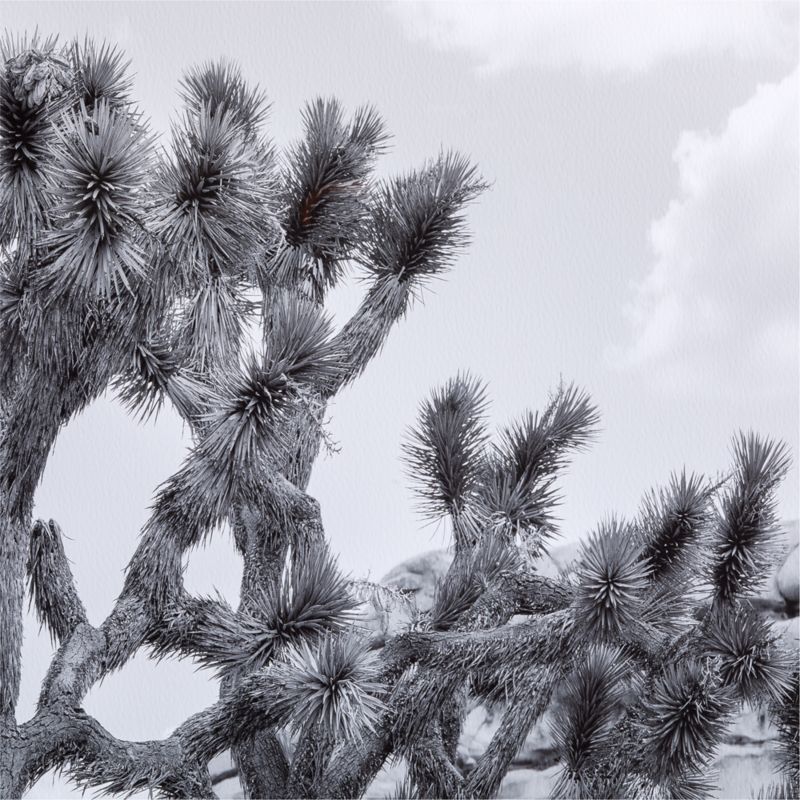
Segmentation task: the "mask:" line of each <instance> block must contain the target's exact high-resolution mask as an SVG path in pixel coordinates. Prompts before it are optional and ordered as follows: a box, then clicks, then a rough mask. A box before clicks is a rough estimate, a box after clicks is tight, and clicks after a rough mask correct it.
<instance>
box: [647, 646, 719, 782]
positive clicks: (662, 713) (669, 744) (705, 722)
mask: <svg viewBox="0 0 800 800" xmlns="http://www.w3.org/2000/svg"><path fill="white" fill-rule="evenodd" d="M643 706H644V715H643V719H642V722H641V725H642V743H643V747H644V754H645V757H646V759H647V762H648V766H649V768H650V769H651V771H652V774H653V775H655V776H656V778H657V780H659V781H669V780H672V779H677V778H680V777H681V776H682V775H685V774H686V773H692V772H698V771H702V769H703V768H704V767H705V766H707V764H708V763H709V762H710V761H711V759H712V758H713V757H714V752H715V750H716V747H717V745H718V743H719V738H720V736H721V735H722V733H723V732H724V730H725V726H726V724H727V721H728V717H729V715H730V713H731V711H732V710H733V703H732V701H731V694H730V690H729V689H727V688H723V687H721V686H720V685H719V683H718V681H717V679H716V676H715V675H714V674H713V673H712V672H711V671H709V670H708V669H707V668H706V667H705V666H704V665H703V664H701V663H699V662H696V661H691V660H683V661H681V662H678V663H676V664H668V665H667V666H666V667H665V669H664V672H663V674H662V675H661V676H660V677H659V678H658V679H657V680H656V682H655V684H654V685H653V686H652V688H651V689H650V690H649V691H648V692H647V693H646V695H645V696H644V699H643Z"/></svg>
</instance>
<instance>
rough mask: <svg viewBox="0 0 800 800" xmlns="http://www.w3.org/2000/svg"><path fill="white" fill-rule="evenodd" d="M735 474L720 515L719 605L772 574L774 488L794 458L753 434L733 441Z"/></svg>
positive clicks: (715, 553) (713, 570)
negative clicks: (770, 569) (770, 571)
mask: <svg viewBox="0 0 800 800" xmlns="http://www.w3.org/2000/svg"><path fill="white" fill-rule="evenodd" d="M733 455H734V476H733V479H732V483H731V485H730V486H729V487H728V488H727V489H726V490H725V492H724V493H723V495H722V498H721V501H720V507H719V509H718V512H717V519H716V524H715V531H714V535H713V537H712V544H711V558H710V564H709V570H708V571H709V577H710V579H711V582H712V586H713V592H714V598H715V600H716V601H717V602H722V603H731V602H732V601H733V600H734V599H735V598H736V597H739V596H742V595H746V594H748V593H750V592H752V591H753V590H754V589H755V588H757V587H758V585H759V584H760V583H761V582H762V581H763V580H764V576H766V575H768V574H769V567H770V565H771V564H772V560H773V556H774V551H775V549H776V547H777V543H778V540H777V533H778V525H777V516H776V498H775V489H776V488H777V486H778V484H779V483H780V482H781V481H782V480H783V478H784V477H785V476H786V472H787V471H788V469H789V466H790V463H791V459H790V457H789V453H788V450H787V447H786V445H785V444H783V443H779V442H775V441H773V440H772V439H769V438H766V439H765V438H762V437H760V436H758V435H757V434H754V433H752V432H751V433H747V434H744V433H740V434H739V435H738V436H736V437H735V439H734V442H733Z"/></svg>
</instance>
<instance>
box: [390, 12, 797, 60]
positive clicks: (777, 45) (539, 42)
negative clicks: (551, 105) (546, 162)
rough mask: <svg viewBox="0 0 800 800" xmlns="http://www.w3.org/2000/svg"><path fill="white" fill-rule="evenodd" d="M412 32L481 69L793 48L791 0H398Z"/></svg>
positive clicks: (780, 52)
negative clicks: (655, 0)
mask: <svg viewBox="0 0 800 800" xmlns="http://www.w3.org/2000/svg"><path fill="white" fill-rule="evenodd" d="M392 7H393V9H394V11H395V13H396V14H397V15H399V17H400V18H401V19H402V20H403V22H404V23H405V25H406V28H407V30H408V31H409V33H410V34H411V35H412V36H414V37H415V38H418V39H423V40H427V41H429V42H430V43H431V44H433V45H434V46H436V47H438V48H440V49H442V50H461V51H465V52H467V53H469V54H471V55H473V56H474V57H476V58H477V59H479V61H480V65H481V66H482V67H483V68H484V69H487V70H502V69H506V68H509V67H513V66H517V65H519V64H529V65H532V66H536V67H544V68H548V69H560V68H565V67H580V68H582V69H584V70H585V71H587V72H588V71H590V72H598V71H599V72H617V71H622V72H639V71H643V70H646V69H648V68H649V67H651V66H653V65H654V64H655V63H657V62H659V61H662V60H664V59H667V58H674V57H681V56H687V55H691V54H693V53H698V52H700V53H716V52H730V53H733V54H734V55H736V56H737V57H739V58H743V59H749V58H758V57H764V56H766V57H770V58H774V57H783V58H792V57H793V54H794V52H795V49H796V39H797V9H796V5H795V4H794V3H763V2H749V3H713V2H705V3H649V2H638V3H618V2H614V3H612V2H593V3H583V2H558V3H543V2H476V3H461V2H436V3H433V2H401V3H396V4H394V5H393V6H392Z"/></svg>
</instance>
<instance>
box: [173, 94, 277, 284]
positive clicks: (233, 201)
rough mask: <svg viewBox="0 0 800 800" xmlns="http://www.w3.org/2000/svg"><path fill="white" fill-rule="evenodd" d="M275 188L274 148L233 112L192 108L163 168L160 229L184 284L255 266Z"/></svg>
mask: <svg viewBox="0 0 800 800" xmlns="http://www.w3.org/2000/svg"><path fill="white" fill-rule="evenodd" d="M273 189H274V175H273V165H272V156H271V152H270V151H269V150H266V149H264V148H261V147H257V146H256V145H254V144H253V142H252V141H250V140H249V139H248V138H247V137H245V136H244V134H243V132H242V129H241V126H240V125H239V123H238V121H237V119H236V118H235V117H234V116H232V115H231V114H223V113H212V112H211V110H210V109H209V108H208V107H205V106H204V107H203V108H202V109H201V110H200V111H199V112H197V113H193V112H191V111H190V112H187V113H186V115H185V116H184V118H183V120H182V121H181V124H180V125H179V126H176V127H173V145H172V154H171V156H169V157H165V158H164V159H162V161H161V164H160V167H159V170H158V194H159V195H160V198H161V200H162V203H163V209H162V212H161V215H160V218H159V221H158V226H157V228H158V232H159V234H160V236H161V238H162V239H163V241H164V243H165V245H166V247H167V250H168V252H169V255H170V258H171V266H170V269H171V275H170V277H171V279H172V280H173V281H174V282H175V284H176V285H177V287H178V288H179V289H186V288H187V287H190V286H193V285H196V284H197V283H198V282H200V283H202V282H203V281H204V280H207V279H208V278H209V277H213V276H216V275H221V274H227V275H233V276H240V277H241V276H242V275H243V274H245V273H246V272H247V271H248V270H249V269H250V263H251V262H252V261H253V260H254V259H256V258H257V257H258V254H259V253H260V250H261V248H262V247H263V246H264V244H265V235H266V232H267V231H266V226H265V219H268V218H269V215H270V213H271V206H270V201H271V198H272V196H273Z"/></svg>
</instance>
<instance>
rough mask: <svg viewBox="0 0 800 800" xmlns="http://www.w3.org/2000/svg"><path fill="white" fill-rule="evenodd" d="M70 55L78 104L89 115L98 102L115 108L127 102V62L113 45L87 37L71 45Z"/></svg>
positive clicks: (117, 108)
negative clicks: (81, 41)
mask: <svg viewBox="0 0 800 800" xmlns="http://www.w3.org/2000/svg"><path fill="white" fill-rule="evenodd" d="M70 55H71V64H72V72H73V76H74V84H75V94H76V98H77V105H78V106H81V105H82V106H84V107H85V108H86V109H87V111H88V112H89V113H90V114H91V113H93V111H94V109H95V107H96V106H97V105H98V104H99V103H101V102H102V103H104V104H105V105H106V106H107V107H108V108H112V109H115V110H119V109H122V108H124V107H126V106H128V105H129V103H130V90H131V88H132V86H133V80H132V79H131V77H130V75H129V73H128V68H129V67H130V61H126V60H125V58H124V56H123V54H122V53H121V52H120V51H119V50H118V49H117V48H116V47H113V46H112V45H110V44H108V43H107V42H103V43H102V44H99V45H98V44H97V43H96V42H95V41H94V40H92V39H90V38H89V37H88V36H87V37H86V38H85V39H84V41H83V43H79V42H75V43H74V44H73V46H72V48H71V53H70Z"/></svg>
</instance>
